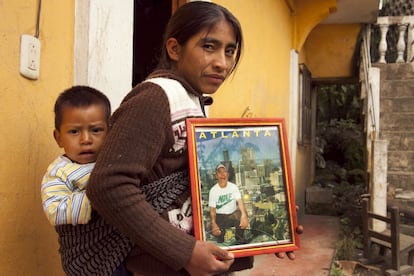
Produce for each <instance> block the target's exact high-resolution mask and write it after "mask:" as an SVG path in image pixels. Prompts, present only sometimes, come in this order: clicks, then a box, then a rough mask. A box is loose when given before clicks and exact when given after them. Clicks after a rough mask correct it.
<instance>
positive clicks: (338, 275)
mask: <svg viewBox="0 0 414 276" xmlns="http://www.w3.org/2000/svg"><path fill="white" fill-rule="evenodd" d="M329 275H331V276H346V275H345V274H344V273H343V272H342V270H341V268H340V267H339V266H338V264H337V263H336V262H335V263H333V265H332V268H331V273H330V274H329Z"/></svg>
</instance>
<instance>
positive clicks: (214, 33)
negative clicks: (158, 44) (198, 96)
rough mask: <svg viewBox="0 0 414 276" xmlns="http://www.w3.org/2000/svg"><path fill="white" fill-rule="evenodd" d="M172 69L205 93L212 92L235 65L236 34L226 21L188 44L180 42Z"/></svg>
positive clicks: (196, 36)
mask: <svg viewBox="0 0 414 276" xmlns="http://www.w3.org/2000/svg"><path fill="white" fill-rule="evenodd" d="M177 49H178V50H177V56H176V58H175V59H174V58H172V59H173V61H175V62H173V69H174V70H175V71H176V72H177V73H178V74H179V75H180V76H182V77H184V79H185V80H186V81H187V82H189V83H190V85H191V86H192V87H193V88H194V89H195V90H197V91H198V92H200V93H202V94H213V93H214V92H216V90H217V89H218V88H219V87H220V85H221V84H222V83H223V82H224V80H225V79H226V77H227V76H228V75H229V73H230V72H231V70H232V69H233V67H234V64H235V54H236V51H237V45H236V37H235V34H234V31H233V28H232V26H231V25H230V24H229V23H228V22H227V21H225V20H221V21H220V22H218V23H217V24H216V25H215V26H214V27H213V28H211V29H210V30H208V29H205V30H203V31H201V32H199V33H197V34H196V35H194V36H193V37H192V38H190V39H189V40H188V41H187V43H186V44H185V45H179V44H177Z"/></svg>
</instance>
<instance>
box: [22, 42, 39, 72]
mask: <svg viewBox="0 0 414 276" xmlns="http://www.w3.org/2000/svg"><path fill="white" fill-rule="evenodd" d="M39 71H40V41H39V39H38V38H36V37H34V36H31V35H27V34H24V35H22V36H21V39H20V74H22V75H23V76H24V77H26V78H28V79H32V80H37V79H38V78H39Z"/></svg>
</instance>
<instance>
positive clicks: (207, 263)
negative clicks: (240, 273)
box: [185, 241, 234, 276]
mask: <svg viewBox="0 0 414 276" xmlns="http://www.w3.org/2000/svg"><path fill="white" fill-rule="evenodd" d="M233 262H234V255H233V254H232V253H230V252H228V251H226V250H224V249H221V248H219V247H218V246H216V245H215V244H213V243H210V242H204V241H196V244H195V246H194V249H193V254H192V255H191V258H190V261H189V262H188V263H187V265H186V266H185V269H186V270H187V272H188V273H190V275H193V276H212V275H215V274H220V273H223V272H226V271H227V270H229V268H230V266H231V264H232V263H233Z"/></svg>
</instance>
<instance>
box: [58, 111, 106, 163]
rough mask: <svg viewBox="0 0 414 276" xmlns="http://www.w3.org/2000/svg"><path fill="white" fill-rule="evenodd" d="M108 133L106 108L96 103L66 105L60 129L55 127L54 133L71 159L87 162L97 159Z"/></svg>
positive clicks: (60, 145) (77, 161)
mask: <svg viewBox="0 0 414 276" xmlns="http://www.w3.org/2000/svg"><path fill="white" fill-rule="evenodd" d="M107 133H108V125H107V122H106V120H105V108H104V107H103V106H102V105H96V104H94V105H91V106H88V107H71V106H67V107H64V108H63V110H62V124H61V126H60V129H59V130H56V129H55V131H54V133H53V134H54V136H55V140H56V142H57V143H58V145H59V147H61V148H63V149H64V150H65V155H66V156H67V157H68V158H69V159H70V160H72V161H74V162H76V163H79V164H86V163H91V162H95V161H96V157H97V155H98V153H99V151H100V149H101V146H102V144H103V141H104V139H105V137H106V134H107Z"/></svg>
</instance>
